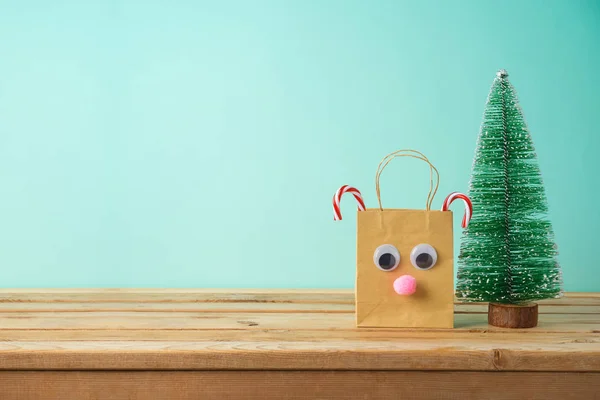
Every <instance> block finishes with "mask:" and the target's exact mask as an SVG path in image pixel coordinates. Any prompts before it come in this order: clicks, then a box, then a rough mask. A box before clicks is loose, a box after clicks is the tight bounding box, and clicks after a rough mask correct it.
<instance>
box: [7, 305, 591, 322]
mask: <svg viewBox="0 0 600 400" xmlns="http://www.w3.org/2000/svg"><path fill="white" fill-rule="evenodd" d="M454 309H455V312H456V313H461V314H466V313H469V314H484V313H487V304H456V305H455V307H454ZM24 311H26V312H36V313H42V312H72V313H83V312H91V313H94V312H110V311H120V312H138V311H147V312H157V313H160V312H166V313H179V312H224V313H234V312H244V313H250V312H261V313H271V312H278V313H285V312H329V313H348V314H352V313H354V304H346V303H324V302H323V303H309V302H302V303H297V302H289V303H284V302H273V303H259V302H217V301H215V302H187V303H186V302H178V303H160V302H142V303H137V302H134V301H130V302H109V303H103V302H86V303H80V302H49V303H43V302H36V303H30V302H29V303H28V302H4V303H0V313H9V312H24ZM539 311H540V314H599V315H600V304H598V305H592V304H581V305H541V306H540V310H539ZM599 318H600V316H599Z"/></svg>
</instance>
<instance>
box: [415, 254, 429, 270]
mask: <svg viewBox="0 0 600 400" xmlns="http://www.w3.org/2000/svg"><path fill="white" fill-rule="evenodd" d="M431 264H433V257H431V255H430V254H427V253H421V254H419V255H418V256H417V266H418V267H419V268H429V267H431Z"/></svg>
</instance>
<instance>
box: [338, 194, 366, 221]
mask: <svg viewBox="0 0 600 400" xmlns="http://www.w3.org/2000/svg"><path fill="white" fill-rule="evenodd" d="M344 193H352V195H353V196H354V198H355V199H356V202H357V203H358V211H365V202H364V201H363V198H362V195H361V194H360V192H359V191H358V189H356V188H353V187H352V186H348V185H344V186H342V187H341V188H339V189H338V190H337V192H335V195H333V220H334V221H340V220H341V219H342V212H341V211H340V201H341V200H342V195H343V194H344Z"/></svg>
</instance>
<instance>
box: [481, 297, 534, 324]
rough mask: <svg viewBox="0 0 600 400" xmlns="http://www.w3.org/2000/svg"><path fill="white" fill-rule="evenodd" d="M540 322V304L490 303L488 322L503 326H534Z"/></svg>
mask: <svg viewBox="0 0 600 400" xmlns="http://www.w3.org/2000/svg"><path fill="white" fill-rule="evenodd" d="M537 323H538V305H537V304H536V303H528V304H523V305H516V304H498V303H490V304H489V306H488V324H490V325H493V326H498V327H501V328H533V327H534V326H537Z"/></svg>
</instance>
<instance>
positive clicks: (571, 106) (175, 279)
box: [0, 0, 600, 291]
mask: <svg viewBox="0 0 600 400" xmlns="http://www.w3.org/2000/svg"><path fill="white" fill-rule="evenodd" d="M499 68H506V69H507V70H508V71H509V73H510V78H511V81H512V82H513V84H514V85H515V87H516V89H517V92H518V94H519V96H520V100H521V103H522V106H523V108H524V112H525V116H526V118H527V121H528V124H529V127H530V130H531V132H532V135H533V139H534V142H535V144H536V147H537V151H538V155H539V162H540V165H541V169H542V172H543V174H544V179H545V182H546V184H547V194H548V199H549V206H550V209H551V217H552V221H553V223H554V229H555V231H556V236H557V242H558V244H559V247H560V251H561V255H560V261H561V263H562V265H563V271H564V279H565V288H566V289H567V290H569V291H600V268H599V267H598V261H597V260H598V258H599V253H598V250H597V248H598V239H599V235H598V226H600V216H599V214H600V213H599V212H598V199H597V196H598V189H597V188H598V185H599V183H600V182H599V179H598V176H599V173H600V168H599V167H600V162H599V158H600V157H599V156H598V152H599V150H600V139H599V132H598V123H599V122H600V118H599V114H598V112H599V106H600V101H599V100H598V93H599V89H600V3H599V2H597V1H594V0H587V1H585V0H581V1H567V0H563V1H550V0H544V1H542V0H527V1H517V0H504V1H501V2H499V1H477V0H473V1H458V0H457V1H342V0H328V1H307V0H302V1H275V0H273V1H258V0H256V1H254V0H253V1H249V0H248V1H222V2H218V1H212V2H208V1H207V2H204V1H191V0H190V1H181V0H173V1H167V0H162V1H156V0H155V1H141V0H140V1H134V0H120V1H117V0H112V1H110V0H109V1H99V0H96V1H76V0H72V1H60V0H57V1H41V0H40V1H18V2H17V1H6V0H0V265H1V266H2V275H1V276H2V278H1V280H0V285H1V286H4V287H39V286H46V287H79V286H83V287H100V286H121V287H131V286H136V287H143V286H149V287H298V288H303V287H319V288H323V287H334V288H342V287H352V286H353V284H354V259H355V234H356V233H355V227H356V219H355V218H356V212H355V211H354V207H355V205H354V203H353V201H352V200H351V199H346V198H345V199H344V201H343V204H342V208H343V216H344V220H343V221H341V222H337V223H334V222H333V220H332V212H331V197H332V195H333V193H334V192H335V190H336V189H337V188H338V187H339V186H341V185H342V184H345V183H348V184H351V185H354V186H356V187H358V188H359V189H360V190H362V192H363V195H364V197H365V200H366V202H367V206H369V207H374V206H375V205H376V199H375V190H374V189H375V188H374V174H375V170H376V167H377V164H378V162H379V160H380V159H381V158H382V157H383V156H384V155H385V154H387V153H388V152H390V151H393V150H396V149H400V148H415V149H419V150H421V151H423V152H425V153H426V154H427V156H428V157H429V158H430V159H431V160H432V161H433V162H434V163H435V165H436V166H437V167H438V168H439V170H440V171H441V174H442V179H441V187H440V193H439V194H438V197H437V198H436V200H435V202H434V206H435V207H436V208H438V207H439V206H440V205H441V202H442V200H443V198H444V197H445V195H447V194H448V193H449V192H451V191H453V190H458V191H465V190H467V184H468V179H469V173H470V167H471V162H472V157H473V153H474V150H475V144H476V143H475V142H476V138H477V134H478V131H479V125H480V123H481V117H482V113H483V108H484V104H485V100H486V96H487V94H488V90H489V88H490V85H491V83H492V80H493V78H494V75H495V72H496V70H497V69H499ZM427 184H428V173H427V169H426V167H425V166H424V165H421V164H419V162H417V161H414V160H411V161H409V160H402V161H398V162H395V163H394V164H392V165H390V167H389V170H386V173H385V174H384V176H383V179H382V192H383V193H382V194H383V201H384V206H386V207H402V208H422V207H423V206H424V204H425V197H426V192H427ZM455 211H457V212H456V213H455V227H456V238H457V239H458V238H460V227H459V220H460V217H461V215H462V210H461V207H460V205H457V206H456V208H455ZM456 247H457V248H458V240H456Z"/></svg>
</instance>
